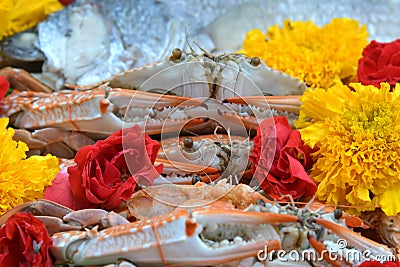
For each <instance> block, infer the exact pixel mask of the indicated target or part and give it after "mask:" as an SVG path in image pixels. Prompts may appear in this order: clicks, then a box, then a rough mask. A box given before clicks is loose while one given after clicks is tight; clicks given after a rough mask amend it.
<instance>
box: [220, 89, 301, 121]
mask: <svg viewBox="0 0 400 267" xmlns="http://www.w3.org/2000/svg"><path fill="white" fill-rule="evenodd" d="M300 97H301V96H299V95H292V96H244V97H232V98H227V99H225V100H224V102H225V103H227V104H230V106H231V107H232V109H233V110H235V111H236V113H227V112H224V113H223V114H221V116H222V117H225V118H227V119H229V120H231V121H233V122H236V123H239V124H243V125H244V126H245V127H246V128H248V129H256V128H257V127H258V125H259V123H260V121H261V120H263V119H265V118H270V117H272V116H281V115H284V116H287V117H288V119H289V121H292V120H293V119H295V118H296V117H297V116H298V115H299V113H300V105H301V101H300Z"/></svg>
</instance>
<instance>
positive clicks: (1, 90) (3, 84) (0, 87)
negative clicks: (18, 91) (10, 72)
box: [0, 76, 10, 101]
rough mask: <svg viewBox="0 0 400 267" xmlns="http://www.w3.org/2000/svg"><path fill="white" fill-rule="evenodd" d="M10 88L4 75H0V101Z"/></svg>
mask: <svg viewBox="0 0 400 267" xmlns="http://www.w3.org/2000/svg"><path fill="white" fill-rule="evenodd" d="M9 88H10V83H9V82H8V81H7V79H6V77H5V76H0V101H1V100H3V98H4V96H5V95H6V94H7V91H8V89H9Z"/></svg>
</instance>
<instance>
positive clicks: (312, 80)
mask: <svg viewBox="0 0 400 267" xmlns="http://www.w3.org/2000/svg"><path fill="white" fill-rule="evenodd" d="M367 44H368V32H367V28H366V26H365V25H363V26H361V27H360V25H359V23H358V22H357V21H356V20H353V19H348V18H337V19H333V20H332V21H331V22H330V23H329V24H327V25H325V26H324V27H322V28H321V27H318V26H316V25H315V24H314V23H313V22H312V21H308V22H302V21H295V22H290V20H286V21H284V23H283V28H279V26H278V25H275V26H272V27H270V28H269V29H268V31H267V33H266V34H264V33H263V32H262V31H261V30H259V29H254V30H252V31H250V32H249V33H248V34H247V36H246V39H245V40H244V43H243V50H242V51H240V52H241V53H244V54H246V55H248V56H250V57H259V58H261V59H263V60H264V61H265V64H266V65H267V66H269V67H271V68H274V69H277V70H280V71H283V72H285V73H287V74H290V75H292V76H294V77H297V78H299V79H300V80H302V81H304V82H306V83H307V85H308V86H311V87H313V88H316V87H319V88H325V89H327V88H329V87H331V86H333V85H335V84H342V83H343V81H345V82H346V81H349V80H351V79H353V78H354V77H355V76H356V72H357V66H358V60H359V58H361V53H362V50H363V48H364V47H365V46H366V45H367Z"/></svg>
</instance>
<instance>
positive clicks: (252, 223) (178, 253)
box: [50, 208, 297, 266]
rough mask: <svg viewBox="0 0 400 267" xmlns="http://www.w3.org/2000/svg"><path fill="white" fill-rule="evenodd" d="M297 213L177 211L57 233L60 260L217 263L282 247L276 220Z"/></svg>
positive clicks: (55, 243)
mask: <svg viewBox="0 0 400 267" xmlns="http://www.w3.org/2000/svg"><path fill="white" fill-rule="evenodd" d="M295 221H297V216H292V215H286V214H272V213H271V214H269V213H260V212H247V211H240V210H232V209H204V208H200V209H195V210H193V211H192V212H189V211H187V210H186V209H179V210H175V211H174V212H171V213H168V214H165V215H163V216H158V217H155V218H153V219H151V220H143V221H138V222H135V223H130V224H124V225H119V226H115V227H111V228H107V229H105V230H102V231H99V232H98V231H96V230H90V231H86V232H78V231H72V232H65V233H56V234H54V235H53V237H52V238H53V246H52V247H51V248H50V250H51V252H52V254H53V255H54V257H55V259H56V263H57V264H58V263H66V262H68V263H72V264H75V265H97V264H101V265H104V264H108V263H114V262H116V261H117V260H118V259H126V260H129V261H131V262H134V263H135V264H138V265H141V264H147V265H175V266H176V265H178V266H181V265H188V266H215V265H217V264H221V263H226V262H232V261H235V260H241V259H244V258H248V257H252V256H256V255H257V254H258V253H259V251H260V250H263V249H264V248H265V247H266V246H267V247H268V249H273V250H277V249H280V242H279V239H280V236H279V233H278V231H277V230H276V228H275V227H274V226H273V224H279V223H282V222H295Z"/></svg>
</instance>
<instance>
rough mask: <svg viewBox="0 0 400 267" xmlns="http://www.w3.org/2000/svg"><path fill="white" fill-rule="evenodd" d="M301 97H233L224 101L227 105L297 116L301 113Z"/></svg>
mask: <svg viewBox="0 0 400 267" xmlns="http://www.w3.org/2000/svg"><path fill="white" fill-rule="evenodd" d="M300 97H301V96H300V95H292V96H242V97H231V98H227V99H225V100H224V102H225V103H232V104H239V105H247V106H256V107H259V108H261V109H275V110H278V111H287V112H292V113H295V114H299V112H300V105H301V101H300Z"/></svg>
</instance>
